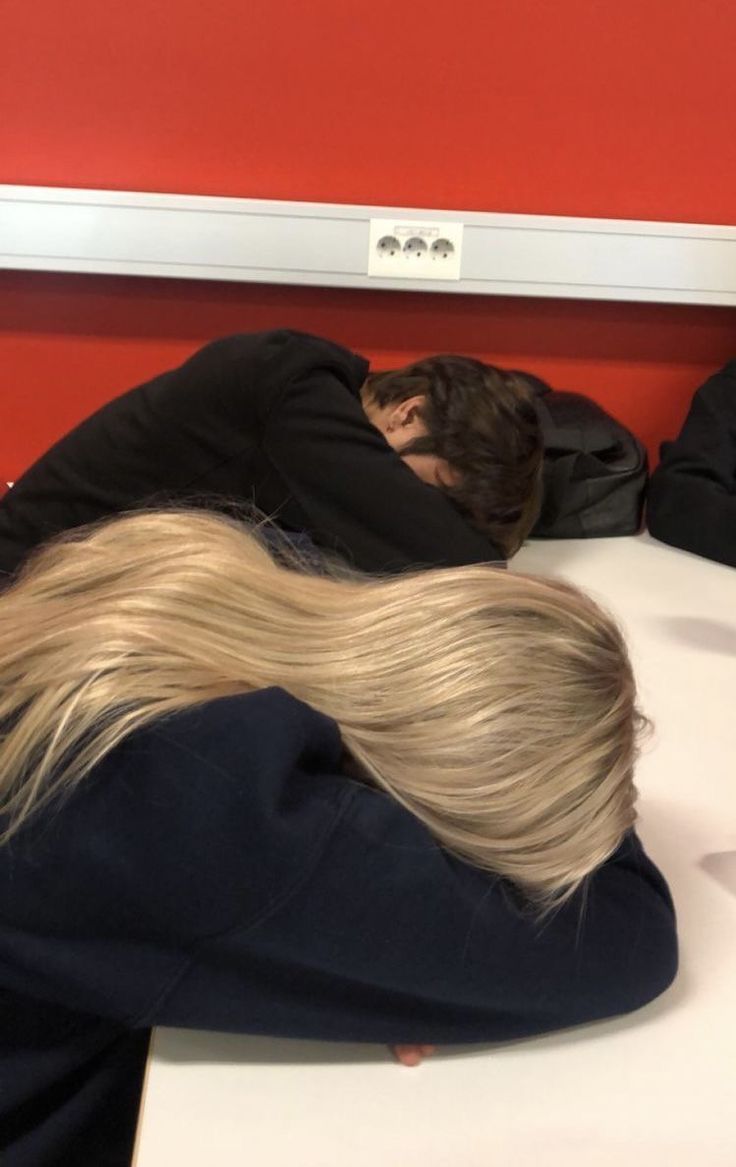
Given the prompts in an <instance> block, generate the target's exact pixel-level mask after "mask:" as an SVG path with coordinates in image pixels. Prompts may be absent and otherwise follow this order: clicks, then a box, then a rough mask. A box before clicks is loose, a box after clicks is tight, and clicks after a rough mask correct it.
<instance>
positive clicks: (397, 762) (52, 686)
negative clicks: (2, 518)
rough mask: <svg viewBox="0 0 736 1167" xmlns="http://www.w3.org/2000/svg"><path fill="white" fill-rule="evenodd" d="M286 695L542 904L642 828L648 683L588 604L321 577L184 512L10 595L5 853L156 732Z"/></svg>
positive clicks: (0, 678)
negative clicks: (191, 713) (32, 818)
mask: <svg viewBox="0 0 736 1167" xmlns="http://www.w3.org/2000/svg"><path fill="white" fill-rule="evenodd" d="M270 685H278V686H281V687H282V688H284V689H285V690H287V691H288V692H289V693H291V694H292V695H293V696H295V697H297V698H299V699H300V700H303V701H305V702H307V703H308V704H309V705H311V706H312V707H313V708H315V709H317V710H319V711H321V712H322V713H325V714H327V715H328V716H329V717H331V718H333V719H334V720H335V721H336V722H337V724H338V726H339V728H340V731H341V734H342V738H343V741H344V743H345V746H346V748H347V750H348V751H349V752H350V754H351V755H352V756H353V757H354V758H355V759H356V760H357V761H358V763H359V764H360V765H361V766H362V768H363V769H364V771H365V772H366V773H367V775H369V776H370V777H371V778H372V779H373V781H374V782H375V783H376V784H378V785H379V786H381V787H382V788H383V789H384V790H386V791H389V792H390V793H391V794H392V795H393V796H394V797H395V798H396V799H397V800H398V801H399V802H400V803H402V804H403V805H404V806H405V807H407V808H408V809H409V810H410V811H411V812H412V813H413V814H415V815H416V816H417V817H418V818H419V819H421V820H422V821H423V822H424V823H425V824H426V826H427V827H428V828H429V830H430V831H431V832H432V833H433V835H434V836H435V838H436V839H437V840H438V841H439V842H440V843H441V844H442V845H444V846H445V847H447V848H448V849H449V850H450V851H452V852H454V853H455V854H457V855H459V856H461V857H463V858H464V859H466V860H468V861H469V862H470V863H472V864H475V865H477V866H479V867H481V868H484V869H486V870H488V871H491V872H495V873H497V874H498V875H499V876H503V877H506V878H508V879H509V880H511V881H513V882H514V883H516V884H517V885H518V886H519V887H520V888H521V889H522V890H523V891H524V892H525V893H527V895H529V896H530V897H532V898H533V899H534V900H535V901H536V902H538V903H540V904H542V905H550V904H554V903H557V902H559V901H561V900H562V899H564V898H566V897H567V896H568V895H570V894H571V893H572V892H573V891H574V890H575V888H576V887H577V886H578V885H579V884H580V882H581V881H582V880H583V879H584V878H585V876H586V875H587V874H589V873H590V872H591V871H592V870H593V869H594V868H596V867H597V866H598V865H599V864H600V863H601V862H602V861H603V860H605V859H606V858H607V857H608V856H609V855H610V854H611V853H612V851H613V850H614V849H615V848H616V847H617V845H618V844H619V842H620V840H621V838H622V836H623V835H624V833H625V832H626V830H627V829H628V828H629V827H630V826H631V825H632V823H633V822H634V818H635V812H634V802H635V790H634V786H633V781H632V769H633V763H634V759H635V753H636V738H637V730H638V727H639V723H640V720H641V719H640V715H639V714H638V713H637V711H636V705H635V686H634V680H633V677H632V672H631V667H630V665H629V661H628V657H627V653H626V648H625V645H624V642H623V639H622V637H621V634H620V632H619V631H618V629H617V628H616V626H615V624H614V623H613V621H612V620H611V619H610V617H609V616H607V615H606V614H605V613H604V612H602V611H601V609H600V608H599V607H598V606H597V605H596V604H594V603H593V601H592V600H590V599H589V598H587V597H586V596H585V595H583V594H582V593H580V592H579V591H577V590H576V589H575V588H573V587H571V586H569V585H567V584H563V583H560V582H552V581H549V580H543V579H540V578H535V577H527V576H523V575H516V574H511V573H509V572H504V571H498V570H496V569H493V568H490V567H486V566H477V567H463V568H453V569H442V570H435V571H426V572H421V573H416V574H411V575H407V576H402V577H398V578H391V579H370V580H369V579H354V580H336V579H331V578H322V577H318V576H312V575H307V574H304V573H300V572H297V571H294V570H291V569H289V568H287V567H284V566H279V565H278V564H277V563H275V562H274V561H273V559H272V558H271V556H270V555H269V553H268V552H267V551H266V549H265V548H264V546H262V545H261V543H260V542H259V541H258V539H257V538H256V537H255V536H254V535H253V533H252V532H251V531H249V530H247V529H246V528H244V527H243V526H242V525H240V524H238V523H236V522H234V521H232V520H230V519H225V518H222V517H216V516H214V515H212V514H207V513H205V512H197V511H184V512H177V511H171V512H142V513H139V514H135V515H129V516H124V517H122V518H118V519H116V520H113V521H112V522H109V523H106V524H104V525H102V526H99V527H97V528H95V529H91V530H89V531H86V532H82V533H81V534H80V533H77V534H73V535H72V536H66V537H64V538H62V539H61V540H57V541H55V542H53V543H51V544H49V545H48V546H47V547H46V548H44V549H42V550H41V551H40V552H39V553H37V554H36V556H35V557H34V558H33V559H32V560H31V561H30V562H29V563H28V564H27V566H26V568H25V570H24V571H23V572H22V573H21V575H20V577H19V578H18V579H17V581H16V582H14V584H13V585H12V586H11V587H9V588H8V589H7V590H6V591H5V593H4V594H2V595H0V726H2V727H3V734H2V738H1V740H0V813H2V814H4V815H6V816H7V818H6V820H5V821H6V829H5V833H4V836H3V838H4V839H7V838H9V837H10V836H11V835H12V834H13V832H14V831H16V830H17V829H18V828H19V827H20V826H21V824H22V823H23V822H24V820H25V819H26V818H27V816H28V815H29V814H30V813H31V812H33V811H35V810H37V809H38V808H40V807H41V806H42V805H44V804H45V803H47V802H48V801H49V800H50V799H52V798H54V797H55V796H56V795H59V794H62V793H63V792H64V791H69V790H70V789H71V788H73V787H74V785H75V784H76V783H78V782H80V781H81V780H82V779H83V778H84V777H85V776H86V775H87V774H88V773H89V772H90V771H91V770H92V769H93V768H94V766H95V764H96V763H97V762H98V761H99V760H100V759H101V758H102V757H104V756H105V755H106V754H107V753H108V752H109V751H110V750H112V749H113V748H114V747H115V746H116V745H117V744H118V743H119V742H120V741H121V740H122V739H123V738H125V737H126V736H127V735H128V734H130V733H132V732H133V731H134V730H136V729H137V728H139V727H140V726H143V725H145V724H147V723H149V722H151V721H153V720H154V719H158V718H160V717H162V716H164V715H166V714H170V713H173V712H175V711H177V710H183V709H186V708H188V707H190V706H192V705H194V704H196V703H199V702H205V701H209V700H212V699H214V698H217V697H221V696H224V695H228V694H236V693H246V692H249V691H251V690H254V689H260V688H264V687H266V686H270Z"/></svg>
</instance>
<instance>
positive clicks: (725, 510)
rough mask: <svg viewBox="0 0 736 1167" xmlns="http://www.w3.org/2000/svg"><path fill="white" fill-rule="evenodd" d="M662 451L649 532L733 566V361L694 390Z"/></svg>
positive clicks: (735, 476)
mask: <svg viewBox="0 0 736 1167" xmlns="http://www.w3.org/2000/svg"><path fill="white" fill-rule="evenodd" d="M661 454H662V460H661V462H660V464H659V466H658V467H657V469H656V470H655V472H654V474H653V475H652V479H651V483H650V486H649V499H648V503H647V525H648V527H649V530H650V531H651V533H652V535H654V536H655V538H657V539H661V540H662V542H663V543H670V544H672V546H673V547H681V548H683V549H684V550H685V551H692V552H694V553H695V554H696V555H702V556H704V557H705V558H706V559H715V560H717V561H718V562H719V563H726V564H728V565H729V566H731V567H736V361H731V362H730V363H729V364H727V365H726V366H725V367H724V368H723V369H721V371H720V372H719V373H716V374H715V376H713V377H711V378H710V379H709V380H708V381H706V383H705V384H704V385H703V386H702V387H701V388H700V389H699V390H698V391H697V393H696V394H695V397H694V398H693V402H692V405H691V407H690V412H689V413H688V416H687V418H686V420H685V424H684V426H683V427H682V431H681V433H680V435H679V437H678V438H677V439H676V440H675V441H674V442H666V443H664V445H663V446H662V451H661Z"/></svg>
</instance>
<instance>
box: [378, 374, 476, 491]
mask: <svg viewBox="0 0 736 1167" xmlns="http://www.w3.org/2000/svg"><path fill="white" fill-rule="evenodd" d="M423 402H424V398H423V397H421V396H420V397H409V398H407V400H406V401H400V402H399V403H398V405H383V406H378V405H373V404H371V403H370V402H368V403H366V404H364V409H365V412H366V415H367V417H368V420H369V421H371V422H372V423H373V425H374V426H375V427H376V429H378V430H380V431H381V433H382V434H383V436H384V438H385V439H386V441H387V442H388V444H389V446H391V447H392V449H394V450H396V452H397V453H398V454H400V455H401V458H402V461H404V462H405V463H406V465H407V466H408V467H409V469H410V470H413V471H414V473H415V474H416V476H417V478H421V480H422V482H426V483H427V484H428V485H429V486H438V487H443V486H444V487H448V486H454V485H455V484H456V483H457V482H458V480H459V477H460V475H459V474H458V472H457V470H455V468H454V467H453V466H451V465H450V463H449V462H446V461H445V460H444V458H439V457H438V456H437V455H436V454H401V451H402V450H403V449H405V448H406V446H408V445H410V444H411V443H412V442H413V441H414V440H415V439H416V438H423V437H426V435H427V432H428V431H427V427H426V426H425V424H424V422H423V421H422V417H421V414H420V409H421V406H422V404H423Z"/></svg>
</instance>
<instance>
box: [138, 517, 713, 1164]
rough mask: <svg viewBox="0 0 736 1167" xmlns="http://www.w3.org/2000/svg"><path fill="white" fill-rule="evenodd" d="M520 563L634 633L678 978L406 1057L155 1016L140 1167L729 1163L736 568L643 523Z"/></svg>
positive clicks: (557, 546)
mask: <svg viewBox="0 0 736 1167" xmlns="http://www.w3.org/2000/svg"><path fill="white" fill-rule="evenodd" d="M513 569H514V570H518V571H529V572H535V573H539V572H542V573H552V574H558V575H562V576H565V577H566V578H568V579H571V580H572V581H574V582H575V583H577V584H580V585H582V586H583V587H585V588H587V589H589V590H590V591H591V592H593V593H594V594H595V595H596V597H597V598H598V599H600V600H602V601H603V602H604V603H605V604H606V605H607V606H608V607H609V608H610V609H611V610H612V611H613V612H614V613H615V614H616V615H617V616H618V617H619V619H620V620H621V621H622V623H623V625H624V627H625V628H626V630H627V632H628V635H629V641H630V644H631V649H632V655H633V658H634V663H635V667H636V669H637V673H638V677H639V682H640V690H641V700H642V704H643V706H644V708H645V710H646V712H647V713H648V714H649V716H650V717H652V718H653V720H654V721H655V723H656V731H655V735H654V737H653V739H652V741H651V743H650V744H649V746H648V747H647V749H646V752H645V754H644V756H643V758H642V759H641V762H640V766H639V771H638V773H639V779H638V785H639V789H640V791H641V799H640V812H641V823H640V831H641V835H642V838H643V840H644V842H645V845H646V846H647V849H648V850H649V852H650V854H651V855H652V857H653V858H654V859H655V861H656V862H657V863H658V864H659V865H660V866H661V867H662V869H663V870H664V872H665V874H666V875H667V877H668V879H669V882H670V885H671V887H672V891H673V894H674V897H675V902H676V905H677V909H678V915H679V922H680V940H681V972H680V975H679V978H678V980H677V981H676V983H675V985H674V987H673V988H672V989H670V990H669V992H667V993H666V994H665V995H664V997H662V998H660V1000H659V1001H656V1002H654V1003H653V1004H652V1005H650V1006H648V1007H646V1008H645V1009H643V1010H641V1011H639V1012H638V1013H636V1014H634V1015H632V1016H629V1017H625V1018H621V1019H619V1020H614V1021H608V1022H603V1023H599V1024H596V1025H590V1026H585V1027H582V1028H580V1029H577V1030H574V1031H567V1032H565V1033H562V1034H556V1035H550V1036H547V1037H543V1038H534V1039H531V1040H528V1041H523V1042H517V1043H515V1044H512V1045H507V1046H495V1047H493V1048H488V1047H486V1048H483V1049H478V1048H473V1049H468V1048H467V1047H466V1048H464V1049H453V1050H449V1049H448V1050H442V1051H441V1052H440V1054H439V1055H437V1056H435V1057H434V1058H433V1059H431V1060H429V1061H427V1062H425V1063H424V1065H423V1066H421V1067H420V1068H418V1069H413V1070H409V1069H405V1068H403V1067H400V1066H397V1065H394V1064H393V1063H392V1062H391V1061H390V1059H389V1056H388V1053H387V1051H386V1050H385V1048H383V1047H377V1046H366V1047H363V1046H347V1047H343V1046H334V1045H321V1044H318V1043H312V1042H301V1041H299V1042H297V1041H294V1042H288V1041H270V1040H265V1039H262V1038H249V1037H232V1036H223V1035H215V1034H205V1033H193V1032H186V1031H179V1030H159V1031H157V1032H156V1034H155V1035H154V1041H153V1053H152V1057H151V1060H150V1063H149V1070H148V1079H147V1084H146V1090H145V1101H144V1107H143V1112H142V1119H141V1125H140V1130H139V1139H138V1148H137V1158H136V1167H162V1165H164V1164H170V1163H175V1164H177V1167H190V1165H191V1167H194V1165H195V1164H196V1165H197V1167H201V1164H202V1163H203V1162H212V1163H214V1164H216V1165H217V1167H230V1165H232V1167H235V1165H236V1164H237V1165H238V1167H244V1165H245V1164H252V1165H253V1167H394V1165H396V1167H490V1165H493V1167H512V1165H513V1167H621V1163H622V1161H624V1160H628V1162H629V1163H632V1164H635V1165H636V1167H638V1165H639V1164H642V1165H646V1167H660V1165H661V1167H665V1165H666V1167H734V1165H736V571H734V570H733V569H731V568H727V567H721V566H719V565H718V564H713V563H708V562H706V561H705V560H702V559H698V558H696V557H695V556H690V555H686V554H684V553H682V552H677V551H674V550H671V549H670V548H667V547H664V546H663V545H661V544H658V543H656V542H654V541H653V540H651V539H650V538H649V537H648V536H646V535H644V536H639V537H637V538H631V539H611V540H604V539H600V540H580V541H565V542H538V543H533V544H531V545H530V546H528V547H527V548H525V549H524V550H523V551H522V552H521V553H520V554H519V555H518V556H517V558H516V559H515V560H514V564H513ZM729 852H730V853H731V854H730V855H729V854H728V853H729Z"/></svg>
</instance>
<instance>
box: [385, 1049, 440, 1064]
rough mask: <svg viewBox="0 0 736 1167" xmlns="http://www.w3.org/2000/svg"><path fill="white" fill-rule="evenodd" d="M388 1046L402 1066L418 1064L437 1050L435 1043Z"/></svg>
mask: <svg viewBox="0 0 736 1167" xmlns="http://www.w3.org/2000/svg"><path fill="white" fill-rule="evenodd" d="M389 1048H390V1049H391V1052H392V1053H393V1055H394V1057H395V1058H396V1061H397V1062H399V1063H400V1065H402V1066H420V1065H421V1064H422V1062H423V1061H424V1059H425V1058H427V1057H430V1056H431V1055H432V1054H433V1053H436V1052H437V1046H436V1045H392V1046H390V1047H389Z"/></svg>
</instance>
